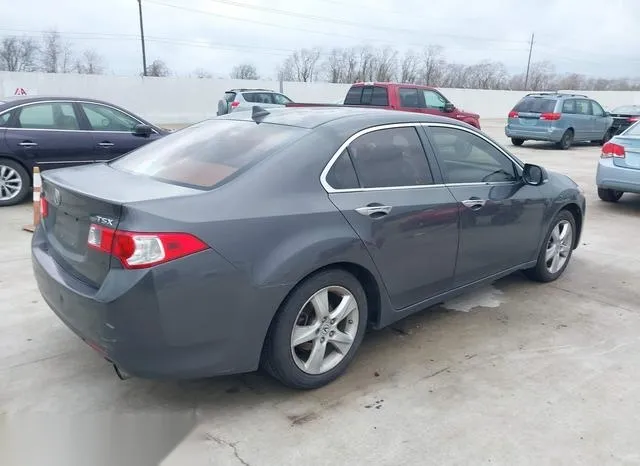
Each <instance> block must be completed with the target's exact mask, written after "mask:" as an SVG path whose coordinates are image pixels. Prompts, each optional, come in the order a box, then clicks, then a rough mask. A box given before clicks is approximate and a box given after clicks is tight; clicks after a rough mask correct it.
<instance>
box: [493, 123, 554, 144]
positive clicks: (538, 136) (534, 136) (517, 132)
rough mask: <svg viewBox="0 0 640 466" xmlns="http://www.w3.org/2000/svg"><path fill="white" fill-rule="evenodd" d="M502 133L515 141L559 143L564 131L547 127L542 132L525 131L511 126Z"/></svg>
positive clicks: (506, 127)
mask: <svg viewBox="0 0 640 466" xmlns="http://www.w3.org/2000/svg"><path fill="white" fill-rule="evenodd" d="M504 133H505V135H506V136H507V137H508V138H515V139H527V140H531V141H549V142H559V141H560V139H562V135H563V134H564V129H562V128H555V127H549V128H544V130H540V129H538V130H536V131H534V130H527V129H524V128H518V127H515V126H512V125H507V126H505V128H504Z"/></svg>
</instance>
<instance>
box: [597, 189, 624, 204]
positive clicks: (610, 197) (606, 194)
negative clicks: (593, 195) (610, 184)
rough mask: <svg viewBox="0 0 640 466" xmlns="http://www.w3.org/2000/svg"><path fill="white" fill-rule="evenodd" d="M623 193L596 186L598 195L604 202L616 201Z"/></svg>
mask: <svg viewBox="0 0 640 466" xmlns="http://www.w3.org/2000/svg"><path fill="white" fill-rule="evenodd" d="M623 194H624V193H623V192H621V191H615V190H613V189H607V188H598V197H599V198H600V199H601V200H603V201H605V202H618V201H619V200H620V198H621V197H622V195H623Z"/></svg>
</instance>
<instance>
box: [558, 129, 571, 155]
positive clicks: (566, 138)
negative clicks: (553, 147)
mask: <svg viewBox="0 0 640 466" xmlns="http://www.w3.org/2000/svg"><path fill="white" fill-rule="evenodd" d="M571 144H573V131H571V130H570V129H568V130H566V131H565V132H564V134H563V135H562V139H560V148H561V149H562V150H567V149H569V148H570V147H571Z"/></svg>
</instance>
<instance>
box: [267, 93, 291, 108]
mask: <svg viewBox="0 0 640 466" xmlns="http://www.w3.org/2000/svg"><path fill="white" fill-rule="evenodd" d="M271 97H272V98H273V103H274V104H278V105H286V104H290V103H291V99H290V98H288V97H286V96H284V95H282V94H271Z"/></svg>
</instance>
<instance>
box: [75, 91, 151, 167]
mask: <svg viewBox="0 0 640 466" xmlns="http://www.w3.org/2000/svg"><path fill="white" fill-rule="evenodd" d="M76 105H78V111H79V112H80V116H81V117H82V118H85V117H86V121H87V125H88V127H89V129H90V130H91V132H90V134H91V138H92V149H93V153H94V156H93V157H94V159H95V160H96V161H100V162H102V161H107V160H111V159H113V158H115V157H119V156H121V155H123V154H126V153H127V152H130V151H132V150H134V149H137V148H138V147H140V146H143V145H145V144H147V143H149V142H150V141H153V140H155V139H157V138H158V137H159V135H158V134H157V133H156V132H155V131H154V132H153V133H152V134H151V136H149V137H143V136H136V135H134V134H133V131H134V129H135V127H136V126H137V125H139V124H142V122H141V121H140V120H138V119H136V118H135V117H133V116H132V115H129V114H127V113H124V112H121V111H120V110H118V109H116V108H113V107H111V106H108V105H103V104H98V103H93V102H80V103H78V104H76Z"/></svg>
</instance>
